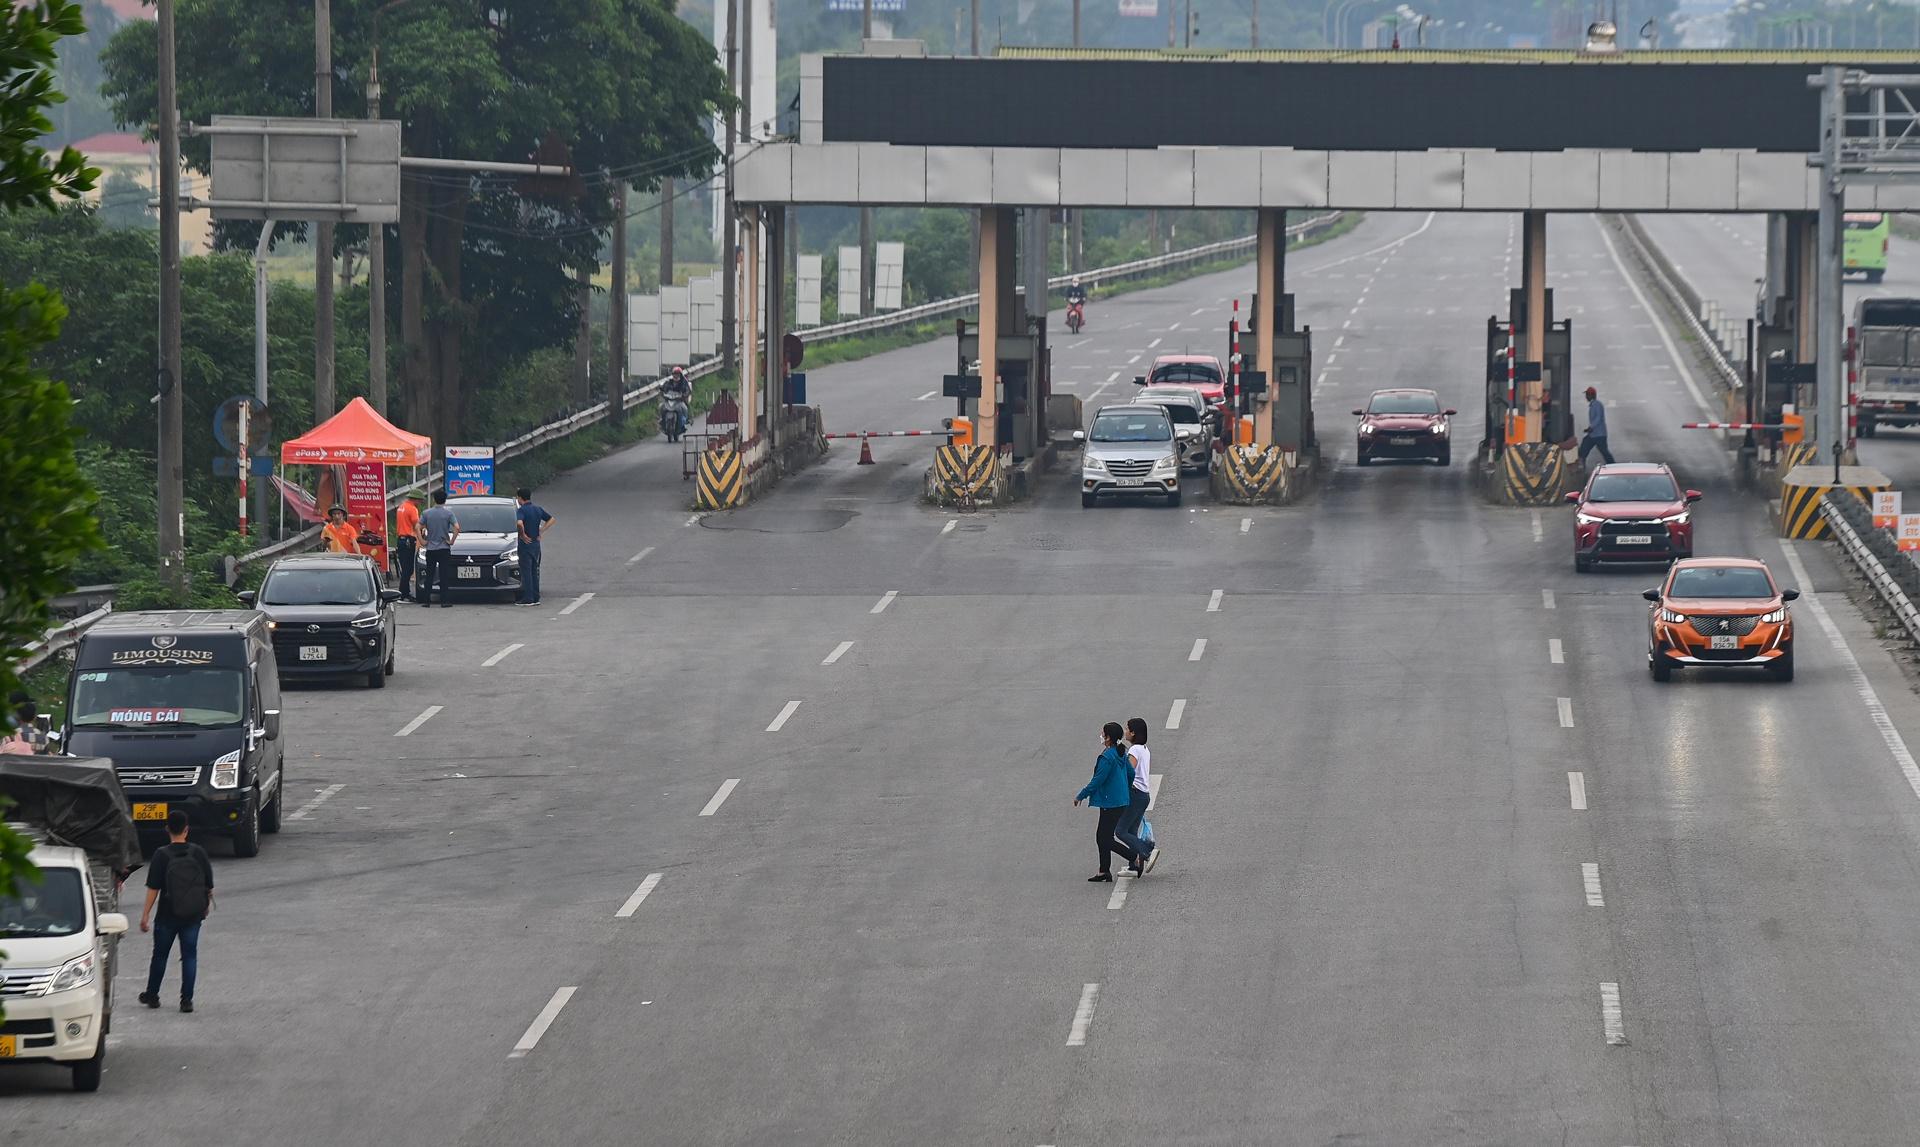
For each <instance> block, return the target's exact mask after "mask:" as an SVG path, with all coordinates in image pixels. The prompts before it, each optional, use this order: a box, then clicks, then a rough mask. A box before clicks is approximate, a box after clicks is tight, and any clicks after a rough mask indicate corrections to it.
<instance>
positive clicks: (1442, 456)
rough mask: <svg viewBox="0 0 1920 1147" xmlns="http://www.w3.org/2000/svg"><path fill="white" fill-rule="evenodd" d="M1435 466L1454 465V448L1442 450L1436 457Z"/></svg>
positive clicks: (1434, 459) (1434, 458)
mask: <svg viewBox="0 0 1920 1147" xmlns="http://www.w3.org/2000/svg"><path fill="white" fill-rule="evenodd" d="M1433 464H1434V465H1435V466H1451V465H1453V447H1451V446H1448V447H1446V448H1445V449H1443V450H1441V451H1440V453H1438V454H1436V455H1434V456H1433Z"/></svg>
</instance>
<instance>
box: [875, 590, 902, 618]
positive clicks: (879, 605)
mask: <svg viewBox="0 0 1920 1147" xmlns="http://www.w3.org/2000/svg"><path fill="white" fill-rule="evenodd" d="M899 596H900V591H899V590H897V589H890V590H888V591H887V592H885V593H883V594H881V595H880V600H879V601H878V602H876V603H874V607H873V608H872V609H870V610H868V611H867V612H868V613H885V612H886V611H887V607H888V606H890V605H892V604H893V599H894V598H896V597H899Z"/></svg>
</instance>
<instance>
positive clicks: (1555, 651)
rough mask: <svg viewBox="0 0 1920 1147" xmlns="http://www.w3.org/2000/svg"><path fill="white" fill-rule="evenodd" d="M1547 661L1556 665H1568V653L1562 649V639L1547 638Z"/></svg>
mask: <svg viewBox="0 0 1920 1147" xmlns="http://www.w3.org/2000/svg"><path fill="white" fill-rule="evenodd" d="M1547 660H1548V661H1551V662H1553V663H1554V664H1555V665H1565V664H1566V663H1567V655H1566V651H1565V650H1563V649H1561V648H1560V639H1559V638H1557V637H1549V638H1547Z"/></svg>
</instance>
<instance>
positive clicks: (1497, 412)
mask: <svg viewBox="0 0 1920 1147" xmlns="http://www.w3.org/2000/svg"><path fill="white" fill-rule="evenodd" d="M1544 294H1545V295H1546V311H1547V313H1546V314H1545V315H1544V316H1543V318H1544V321H1545V322H1546V338H1545V340H1544V344H1545V345H1544V347H1543V350H1542V354H1541V359H1540V361H1539V362H1529V361H1527V360H1525V359H1524V358H1523V359H1520V360H1518V361H1516V362H1514V363H1513V364H1512V365H1511V368H1509V365H1508V363H1507V353H1508V348H1509V347H1510V346H1511V347H1512V348H1513V349H1514V351H1515V353H1517V354H1522V355H1524V354H1525V353H1526V351H1525V347H1524V343H1525V333H1524V332H1525V330H1526V305H1527V303H1526V292H1524V291H1520V290H1515V291H1513V292H1511V293H1510V295H1509V302H1508V307H1509V308H1510V313H1511V314H1513V315H1514V316H1515V317H1516V318H1517V319H1518V321H1519V325H1520V330H1521V332H1522V333H1521V335H1520V337H1519V339H1518V340H1515V339H1514V337H1513V331H1514V324H1513V323H1512V322H1501V321H1500V318H1499V316H1497V315H1493V316H1489V317H1488V319H1487V354H1486V363H1487V377H1486V384H1487V401H1486V427H1485V431H1486V433H1485V438H1484V441H1485V442H1486V443H1487V447H1486V449H1487V450H1488V452H1489V453H1494V452H1497V451H1498V450H1500V449H1501V448H1502V447H1504V446H1505V445H1506V441H1507V428H1508V426H1509V425H1511V416H1512V415H1513V414H1514V413H1515V411H1514V406H1515V405H1517V404H1518V402H1519V394H1518V388H1519V387H1520V386H1521V385H1522V384H1525V383H1532V382H1539V383H1542V384H1543V386H1542V388H1541V397H1540V413H1541V417H1542V431H1541V436H1540V441H1542V442H1568V441H1571V440H1572V439H1573V438H1574V437H1575V432H1574V427H1575V409H1574V403H1573V320H1572V319H1561V320H1559V321H1558V322H1556V321H1554V318H1553V291H1551V290H1548V291H1546V292H1544ZM1510 386H1511V387H1512V388H1514V392H1513V393H1511V394H1510V393H1509V387H1510Z"/></svg>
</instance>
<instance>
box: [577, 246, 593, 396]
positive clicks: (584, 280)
mask: <svg viewBox="0 0 1920 1147" xmlns="http://www.w3.org/2000/svg"><path fill="white" fill-rule="evenodd" d="M573 284H574V286H573V296H574V301H575V302H576V303H577V304H578V305H579V307H580V318H579V321H578V323H577V324H576V325H575V326H574V328H573V408H574V409H575V410H584V409H586V407H587V405H588V404H589V403H591V402H592V401H593V280H592V278H590V277H589V276H588V274H587V269H586V268H585V267H576V268H574V271H573Z"/></svg>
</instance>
